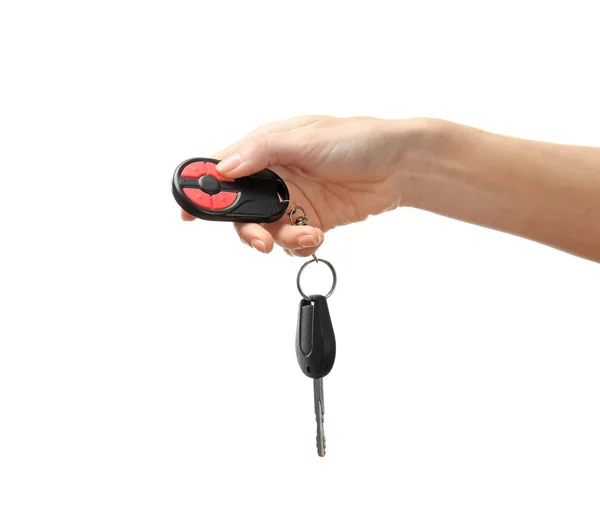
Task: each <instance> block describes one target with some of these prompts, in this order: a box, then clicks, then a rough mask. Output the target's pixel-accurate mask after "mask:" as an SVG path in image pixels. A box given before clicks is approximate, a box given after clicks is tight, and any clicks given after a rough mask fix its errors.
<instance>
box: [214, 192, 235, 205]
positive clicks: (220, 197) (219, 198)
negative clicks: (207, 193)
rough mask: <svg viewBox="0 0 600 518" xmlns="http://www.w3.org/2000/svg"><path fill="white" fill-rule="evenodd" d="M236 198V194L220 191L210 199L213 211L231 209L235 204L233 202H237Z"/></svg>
mask: <svg viewBox="0 0 600 518" xmlns="http://www.w3.org/2000/svg"><path fill="white" fill-rule="evenodd" d="M237 197H238V193H237V192H225V191H221V192H220V193H219V194H215V195H214V196H213V197H212V202H213V208H214V209H215V210H223V209H226V208H228V207H231V206H232V205H233V204H234V203H235V200H237Z"/></svg>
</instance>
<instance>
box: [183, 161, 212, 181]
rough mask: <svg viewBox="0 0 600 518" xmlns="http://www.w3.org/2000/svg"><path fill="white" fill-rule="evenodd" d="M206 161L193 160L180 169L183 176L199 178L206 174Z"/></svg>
mask: <svg viewBox="0 0 600 518" xmlns="http://www.w3.org/2000/svg"><path fill="white" fill-rule="evenodd" d="M205 166H206V162H193V163H191V164H190V165H187V166H185V168H184V169H183V171H181V176H183V177H184V178H200V177H201V176H203V175H205V174H206V167H205Z"/></svg>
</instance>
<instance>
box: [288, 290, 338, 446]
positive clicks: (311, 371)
mask: <svg viewBox="0 0 600 518" xmlns="http://www.w3.org/2000/svg"><path fill="white" fill-rule="evenodd" d="M335 353H336V346H335V334H334V331H333V325H332V324H331V317H330V314H329V308H328V306H327V298H326V297H325V296H323V295H312V296H310V297H308V298H305V297H303V298H302V300H301V301H300V305H299V309H298V324H297V329H296V358H297V360H298V364H299V365H300V368H301V369H302V372H303V373H304V374H305V375H306V376H308V377H309V378H312V379H313V395H314V405H315V418H316V421H317V452H318V454H319V456H320V457H323V456H325V427H324V421H325V397H324V394H323V378H324V377H325V376H327V374H329V373H330V372H331V369H332V368H333V364H334V362H335Z"/></svg>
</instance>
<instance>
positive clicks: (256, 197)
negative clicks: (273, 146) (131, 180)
mask: <svg viewBox="0 0 600 518" xmlns="http://www.w3.org/2000/svg"><path fill="white" fill-rule="evenodd" d="M218 163H219V160H215V159H213V158H190V159H188V160H185V161H184V162H182V163H181V164H179V165H178V166H177V169H175V174H174V175H173V182H172V192H173V197H174V198H175V200H176V201H177V203H178V204H179V206H180V207H181V208H182V209H183V210H184V211H186V212H187V213H188V214H191V215H192V216H195V217H196V218H199V219H205V220H209V221H233V222H236V221H237V222H241V223H250V222H253V223H272V222H273V221H277V220H278V219H279V218H281V217H282V216H283V215H284V214H285V211H286V209H287V206H288V200H289V192H288V188H287V186H286V185H285V182H284V181H283V180H282V179H281V178H280V177H279V176H278V175H276V174H275V173H274V172H273V171H270V170H269V169H263V170H262V171H259V172H257V173H254V174H252V175H250V176H244V177H242V178H236V179H235V180H230V179H228V178H225V177H223V176H221V175H220V174H219V173H218V172H217V169H216V165H217V164H218Z"/></svg>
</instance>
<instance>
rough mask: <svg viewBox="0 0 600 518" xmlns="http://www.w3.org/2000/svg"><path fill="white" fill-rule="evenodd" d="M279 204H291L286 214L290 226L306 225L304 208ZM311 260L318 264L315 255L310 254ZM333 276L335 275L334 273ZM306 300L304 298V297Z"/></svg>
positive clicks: (289, 201)
mask: <svg viewBox="0 0 600 518" xmlns="http://www.w3.org/2000/svg"><path fill="white" fill-rule="evenodd" d="M281 203H291V204H292V205H293V207H292V208H291V209H290V211H289V212H288V216H289V218H290V224H291V225H294V226H297V225H306V224H307V223H308V214H307V213H306V209H305V208H304V207H300V205H296V203H295V202H293V201H292V200H282V202H281ZM299 210H300V211H302V216H300V217H299V218H297V219H295V220H294V219H293V218H292V216H293V215H294V214H296V212H298V211H299ZM312 257H313V260H314V261H315V262H316V263H318V262H319V259H317V256H316V255H315V254H312ZM334 275H335V273H334ZM305 298H306V297H305Z"/></svg>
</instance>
